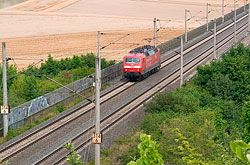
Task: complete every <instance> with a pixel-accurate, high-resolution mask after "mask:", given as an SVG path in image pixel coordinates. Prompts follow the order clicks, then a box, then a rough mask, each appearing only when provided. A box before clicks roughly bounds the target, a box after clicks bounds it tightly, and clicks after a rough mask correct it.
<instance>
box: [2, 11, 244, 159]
mask: <svg viewBox="0 0 250 165" xmlns="http://www.w3.org/2000/svg"><path fill="white" fill-rule="evenodd" d="M246 16H247V15H244V16H243V17H241V18H240V19H238V20H237V22H239V21H241V20H242V19H244V18H245V17H246ZM231 26H233V23H231V24H230V25H227V26H226V27H224V28H223V29H221V30H220V31H218V33H217V35H218V34H219V33H222V32H223V31H225V30H227V29H228V28H230V27H231ZM211 36H212V35H211ZM211 36H210V37H208V38H206V39H205V41H204V40H202V41H201V42H198V43H197V44H194V45H191V46H190V47H189V48H187V49H186V50H185V54H187V53H188V52H190V51H192V50H193V49H194V47H195V46H196V48H197V47H198V46H199V45H202V44H204V43H205V42H208V41H209V39H211V38H212V37H211ZM177 55H178V54H177ZM177 55H175V56H174V57H171V58H170V59H173V58H175V57H176V56H177ZM178 59H179V58H176V59H175V60H173V61H172V62H174V61H176V60H178ZM168 60H169V59H168ZM168 60H165V61H164V62H166V61H168ZM164 62H163V63H164ZM126 83H127V82H126ZM126 83H123V84H121V85H120V86H118V87H116V89H118V88H119V87H121V86H123V85H124V84H126ZM130 87H131V86H130ZM124 90H126V89H124ZM124 90H123V91H124ZM107 94H109V93H106V94H105V95H107ZM118 94H119V93H118ZM105 95H103V96H105ZM113 97H115V95H113ZM104 102H105V101H104ZM89 104H91V103H88V104H85V105H83V106H81V107H79V108H77V109H75V110H74V111H73V113H74V112H76V111H78V110H80V109H81V108H83V107H84V106H87V105H89ZM90 110H91V109H90ZM90 110H89V111H90ZM89 111H88V112H89ZM86 113H87V111H85V113H84V114H86ZM84 114H82V115H84ZM82 115H79V116H78V117H76V118H79V117H81V116H82ZM64 117H65V116H63V117H61V118H59V119H57V120H55V121H54V122H52V123H50V124H49V125H46V126H44V127H42V128H41V129H39V130H36V131H35V132H33V133H32V134H29V135H27V136H24V137H23V138H21V139H19V140H18V141H16V142H15V143H12V144H10V145H9V146H7V147H5V148H3V149H0V153H1V152H3V151H5V150H7V149H9V148H11V147H12V146H14V145H16V144H18V143H20V142H21V141H23V139H26V138H29V137H31V136H33V135H34V134H36V133H38V132H40V131H41V130H42V129H45V128H47V127H49V126H51V125H53V124H55V123H56V122H58V121H59V120H62V119H63V118H64ZM76 118H74V119H76ZM74 119H73V120H74ZM73 120H71V121H73ZM71 121H69V122H71ZM69 122H67V123H69ZM67 123H65V124H67ZM65 124H63V125H61V126H60V127H59V128H61V127H63V126H64V125H65ZM59 128H57V129H59ZM57 129H54V130H53V131H51V132H50V133H48V134H46V135H45V136H43V137H42V138H40V139H37V140H36V141H34V142H33V143H30V145H32V144H34V143H36V142H37V141H39V140H41V139H43V138H45V137H47V136H49V135H50V134H51V133H53V132H55V131H56V130H57ZM30 145H27V146H25V147H23V148H22V149H20V150H19V152H21V151H22V150H24V149H26V148H27V147H29V146H30ZM19 152H18V151H17V152H16V153H15V154H13V155H11V156H8V157H5V158H3V161H5V160H7V159H8V158H10V157H12V156H14V155H16V154H17V153H19Z"/></svg>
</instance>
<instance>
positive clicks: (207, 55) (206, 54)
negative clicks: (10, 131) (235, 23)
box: [35, 24, 246, 164]
mask: <svg viewBox="0 0 250 165" xmlns="http://www.w3.org/2000/svg"><path fill="white" fill-rule="evenodd" d="M245 29H246V24H245V25H243V26H242V27H241V28H239V30H238V32H237V33H238V34H239V33H241V32H243V31H244V30H245ZM230 36H231V37H230ZM225 38H227V39H226V41H225V39H222V40H221V41H220V42H219V43H217V45H218V47H217V50H218V49H220V48H222V47H223V46H224V45H225V44H227V43H228V42H230V41H231V40H232V39H233V34H229V35H228V36H226V37H225ZM212 49H213V46H211V47H210V48H209V49H207V50H206V51H204V52H202V53H201V54H203V55H202V56H196V57H194V58H193V59H191V60H190V61H189V62H188V63H187V64H185V65H184V67H187V66H188V65H190V63H192V62H194V61H195V60H196V59H198V60H197V62H194V64H192V66H191V67H190V68H188V69H186V71H185V72H184V74H186V73H187V72H189V71H191V70H193V69H194V68H195V67H196V66H197V65H199V64H201V63H202V62H203V61H205V60H207V58H210V57H211V55H212V54H213V51H212ZM179 70H180V69H179V68H178V69H176V70H175V71H174V72H172V73H171V74H170V75H168V76H166V77H165V78H163V79H162V80H161V81H159V83H158V85H159V84H161V83H162V82H163V81H165V80H167V79H169V78H170V77H171V76H173V75H175V78H174V79H172V80H171V81H170V82H168V83H167V84H165V85H163V86H161V88H158V90H157V91H155V92H154V93H153V94H151V95H150V96H148V97H146V98H144V100H143V101H141V102H140V103H138V101H135V100H131V101H130V102H129V103H128V104H133V105H134V108H132V109H130V110H129V111H127V112H125V113H124V114H123V115H121V116H119V117H118V118H116V119H115V120H112V122H111V123H109V124H108V125H107V126H105V127H104V128H103V129H102V132H103V133H104V134H105V131H106V130H108V129H109V128H110V127H112V126H113V125H115V124H117V122H119V121H121V120H122V119H123V118H125V117H126V116H128V114H129V113H131V112H132V111H135V109H138V107H139V106H141V105H143V103H144V102H146V101H147V100H149V99H150V98H151V97H152V96H153V95H155V93H157V92H158V91H161V90H162V89H163V88H166V87H167V86H168V85H170V84H171V83H173V82H174V81H176V80H178V79H179V74H178V73H179ZM176 74H177V75H176ZM150 90H152V89H149V90H147V91H144V92H143V93H142V94H141V95H140V96H139V97H142V96H144V94H146V93H148V92H149V91H150ZM128 104H126V105H124V106H121V107H119V108H118V109H117V110H116V111H114V112H113V113H111V114H109V115H107V116H106V117H104V118H103V119H102V120H101V123H104V122H105V121H106V120H108V119H110V118H111V117H112V116H113V115H114V114H116V113H118V112H119V111H121V110H123V109H124V108H125V107H127V106H129V105H128ZM93 128H94V125H93V126H91V127H89V128H87V129H86V130H84V131H83V132H81V133H80V134H78V135H77V136H75V137H74V138H73V139H72V142H74V141H75V140H76V139H78V138H80V137H82V136H84V135H85V134H86V132H88V131H90V130H92V129H93ZM90 141H91V138H88V139H87V140H85V141H84V142H83V143H82V144H80V145H79V146H77V147H76V148H75V150H76V151H78V150H80V149H82V148H84V147H86V144H90ZM61 149H63V148H62V147H59V148H57V150H55V151H54V152H52V153H50V154H49V155H48V156H47V157H44V158H43V159H40V160H39V161H37V162H36V163H35V164H40V163H42V162H43V161H44V160H45V159H46V158H48V157H51V156H52V155H53V154H55V153H56V152H58V151H59V150H61ZM69 154H70V153H68V154H65V155H64V156H62V157H61V159H59V160H58V161H57V162H55V163H54V164H59V163H60V162H62V161H63V160H64V159H65V157H66V156H67V155H69Z"/></svg>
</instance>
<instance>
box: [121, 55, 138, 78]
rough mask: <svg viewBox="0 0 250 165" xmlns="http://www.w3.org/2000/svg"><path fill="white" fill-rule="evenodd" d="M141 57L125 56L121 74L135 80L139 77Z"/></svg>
mask: <svg viewBox="0 0 250 165" xmlns="http://www.w3.org/2000/svg"><path fill="white" fill-rule="evenodd" d="M141 66H142V58H141V57H133V56H125V57H124V59H123V74H124V77H125V78H127V79H131V80H136V79H139V78H140V77H141V72H142V67H141Z"/></svg>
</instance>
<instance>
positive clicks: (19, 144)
mask: <svg viewBox="0 0 250 165" xmlns="http://www.w3.org/2000/svg"><path fill="white" fill-rule="evenodd" d="M245 18H246V15H245V16H243V17H241V18H240V19H238V22H240V21H241V20H242V19H245ZM245 26H246V25H245V24H244V25H243V26H242V28H238V31H237V32H238V33H240V32H241V31H242V29H243V30H244V29H245ZM231 27H233V23H231V24H229V25H227V26H226V27H224V28H222V29H221V30H219V31H218V32H217V35H219V34H222V33H223V32H225V31H226V30H227V29H229V28H231ZM232 38H233V36H232V34H230V35H228V36H226V37H225V39H222V40H221V42H218V43H217V49H219V47H220V46H223V45H224V44H225V42H229V41H230V40H232ZM212 39H213V35H211V34H210V36H209V37H207V38H206V39H205V40H201V41H200V42H197V43H195V44H194V45H191V46H189V47H187V48H185V51H184V55H186V54H188V53H189V52H191V51H193V50H194V49H197V50H198V49H199V46H200V45H203V44H207V43H206V42H208V41H209V40H212ZM212 49H213V47H211V46H210V47H209V49H207V51H206V52H203V55H202V56H199V57H198V56H197V57H196V58H194V59H191V60H190V61H189V62H188V63H186V64H185V70H184V71H185V72H188V71H189V70H190V69H192V68H194V67H195V66H196V65H195V66H194V64H199V63H200V62H201V61H203V60H205V59H207V57H209V56H210V54H212ZM208 52H209V53H208ZM204 54H207V55H204ZM179 58H180V55H179V54H178V53H177V51H175V52H172V55H169V56H168V58H167V59H166V60H164V61H163V63H162V68H164V67H166V66H168V65H169V64H170V63H173V62H175V61H177V60H178V59H179ZM191 64H192V66H191ZM178 72H179V69H176V71H174V72H172V73H171V74H170V75H169V76H166V77H165V78H163V79H162V81H160V82H161V84H158V85H157V86H158V88H153V89H152V91H151V92H150V91H145V93H144V94H143V95H142V96H141V97H142V98H144V99H141V101H138V102H139V103H140V104H139V103H138V104H135V103H133V102H131V103H130V104H127V105H126V106H125V107H120V108H118V109H117V110H116V111H115V112H113V113H111V114H109V115H107V116H106V117H105V118H103V119H102V128H103V130H102V132H103V133H105V131H107V130H108V129H110V127H112V125H114V124H115V121H117V122H119V120H121V119H122V118H123V117H125V116H126V114H128V113H130V112H132V111H133V109H134V108H133V107H132V108H130V110H127V111H126V112H123V111H124V109H126V107H128V106H132V105H137V106H134V107H138V106H139V105H141V104H142V103H143V102H145V101H146V100H148V99H149V98H150V97H151V96H152V95H153V94H154V93H156V92H157V91H159V90H161V89H162V88H163V87H164V86H166V85H163V84H162V83H163V82H164V83H165V84H169V83H171V82H173V81H176V80H177V79H178ZM170 80H171V81H170ZM134 84H135V83H132V82H125V83H121V84H120V85H118V86H117V87H116V88H115V89H113V91H112V92H110V93H106V94H104V95H103V96H102V98H101V102H102V103H104V102H105V101H107V100H108V99H110V98H111V97H115V96H116V95H117V94H119V93H121V92H124V91H125V90H127V89H129V88H130V87H132V86H133V85H134ZM160 86H161V88H160ZM156 89H157V90H156ZM149 93H151V94H149ZM145 94H147V95H148V96H147V97H146V96H145ZM141 97H140V98H141ZM138 99H139V98H138ZM83 108H84V109H85V110H83ZM93 108H94V104H93V103H86V104H84V105H82V106H81V107H79V108H77V109H75V110H74V111H73V112H72V113H70V114H69V115H67V116H62V117H61V118H59V119H57V120H55V121H53V122H52V123H50V124H49V125H46V126H44V127H42V128H40V129H38V130H36V131H35V132H33V133H31V134H29V135H27V136H25V137H23V138H21V139H19V140H17V141H16V142H13V143H12V144H10V145H8V146H6V147H4V148H2V149H0V158H3V160H7V159H10V158H11V157H13V156H15V155H16V154H17V153H19V152H21V151H23V150H25V149H26V148H28V147H29V146H31V145H33V144H35V143H36V142H38V141H40V140H42V139H43V138H45V137H47V136H48V135H50V134H52V133H53V132H55V131H56V130H58V129H60V128H61V127H63V126H64V125H66V124H68V123H70V122H72V121H74V120H75V119H76V118H79V117H81V116H84V115H86V114H87V113H88V112H90V111H91V110H92V109H93ZM115 116H116V117H115ZM118 116H119V117H118ZM111 118H112V122H109V125H106V124H105V123H106V122H107V121H109V120H110V119H111ZM114 118H115V119H114ZM91 129H93V126H90V127H89V128H87V129H85V130H84V131H83V132H82V133H81V134H79V135H78V136H75V137H74V138H72V141H73V142H74V141H75V140H76V139H78V138H79V137H84V136H86V132H88V131H89V130H91ZM89 140H90V139H89V137H86V138H85V140H84V141H85V142H84V143H82V144H80V145H78V146H77V149H80V148H83V147H84V146H86V144H88V143H89ZM60 150H61V147H59V148H58V149H57V150H56V151H54V152H51V153H49V154H48V155H47V156H46V157H43V158H42V159H41V160H39V161H37V163H41V162H43V161H45V160H46V159H47V158H48V157H50V156H51V155H53V154H55V153H57V152H58V151H60ZM66 154H67V153H66ZM64 155H65V154H64ZM58 160H59V161H60V160H63V158H60V159H58Z"/></svg>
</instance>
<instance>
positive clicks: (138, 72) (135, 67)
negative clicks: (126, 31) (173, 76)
mask: <svg viewBox="0 0 250 165" xmlns="http://www.w3.org/2000/svg"><path fill="white" fill-rule="evenodd" d="M160 67H161V57H160V49H159V48H155V47H154V46H151V45H144V46H141V47H138V48H135V49H133V50H131V51H130V52H129V53H128V54H126V55H125V56H124V57H123V77H124V78H126V79H129V80H133V81H134V80H139V79H142V78H145V77H147V76H148V75H150V74H151V73H154V72H156V71H158V70H159V69H160Z"/></svg>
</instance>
